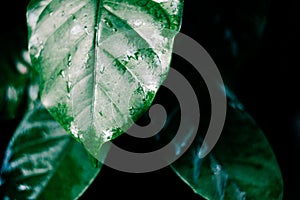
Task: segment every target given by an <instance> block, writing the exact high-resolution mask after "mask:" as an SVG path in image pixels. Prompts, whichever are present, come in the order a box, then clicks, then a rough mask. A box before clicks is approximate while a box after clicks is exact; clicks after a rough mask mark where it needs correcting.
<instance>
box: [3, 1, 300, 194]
mask: <svg viewBox="0 0 300 200" xmlns="http://www.w3.org/2000/svg"><path fill="white" fill-rule="evenodd" d="M262 2H263V3H262ZM26 4H27V1H22V2H14V1H9V2H8V6H2V7H1V15H0V16H1V22H2V28H1V41H3V40H7V39H12V40H18V39H16V38H18V37H23V38H24V30H26V23H25V9H26ZM298 13H299V12H298V10H297V6H296V3H295V2H293V1H285V2H280V3H279V2H278V3H277V2H275V1H272V2H271V1H261V0H260V1H258V0H256V1H250V0H247V1H241V2H240V1H233V0H231V1H226V2H218V1H208V0H207V1H200V2H198V1H197V3H196V1H187V0H186V1H185V7H184V13H183V24H182V29H181V32H183V33H185V34H186V35H188V36H190V37H192V38H194V39H196V40H197V41H198V42H199V43H200V44H201V45H202V46H203V47H204V48H205V49H206V50H207V51H208V52H209V54H210V55H211V56H212V58H213V59H214V61H215V62H216V64H217V66H218V67H219V69H220V71H221V73H222V75H223V77H224V80H225V82H226V83H227V84H228V85H230V86H231V87H232V89H233V90H234V91H235V92H236V94H237V96H238V97H239V99H240V100H241V102H242V103H243V104H244V106H245V108H246V110H247V111H248V112H249V113H250V114H251V115H252V117H253V118H254V119H255V120H256V122H257V123H258V124H259V126H260V127H261V128H262V129H263V131H264V132H265V134H266V136H267V138H268V140H269V142H270V145H271V146H272V148H273V150H274V153H275V155H276V157H277V160H278V163H279V166H280V168H281V171H282V176H283V180H284V199H295V198H294V197H297V196H298V195H297V193H298V191H297V189H298V187H299V183H298V180H299V178H300V173H299V167H300V166H299V164H298V163H299V152H300V151H299V146H300V106H299V100H300V98H299V95H297V93H299V83H300V79H299V73H297V71H298V70H297V68H299V62H298V55H297V54H298V52H299V50H298V43H299V40H298V37H299V30H298V24H299V23H298V21H297V20H298V18H299V16H298V15H299V14H298ZM25 32H26V31H25ZM25 40H26V37H25ZM22 41H23V40H22V39H21V40H20V45H24V44H23V42H22ZM1 49H3V48H1ZM1 53H3V52H1ZM173 62H174V61H173ZM172 65H175V63H172ZM191 78H193V77H191ZM18 120H19V119H16V120H15V121H10V122H7V121H6V122H5V123H4V122H1V146H0V150H1V152H0V155H1V156H0V158H1V159H2V158H3V154H4V150H5V148H6V146H7V143H8V141H9V139H10V136H11V134H12V132H13V130H14V128H15V126H16V124H17V122H18ZM4 126H6V127H5V128H4ZM3 130H6V131H5V132H4V131H3ZM7 130H10V132H9V131H8V132H7ZM106 195H109V196H107V197H109V198H112V199H114V198H117V197H122V198H133V199H140V198H145V197H149V198H158V197H161V196H162V195H163V196H168V195H171V196H175V197H179V195H180V196H182V197H185V199H194V198H195V199H196V198H197V199H201V198H199V197H198V196H197V195H195V194H193V192H192V191H191V190H190V188H189V187H188V186H187V185H185V184H184V183H183V182H182V181H181V180H179V179H178V177H176V175H175V174H174V173H173V171H171V170H170V168H168V167H167V168H164V169H162V170H159V171H155V172H151V173H145V174H129V173H123V172H119V171H116V170H113V169H111V168H108V167H106V166H104V167H103V169H102V171H101V173H100V174H99V176H98V177H97V178H96V180H95V181H94V182H93V184H92V185H91V187H90V188H89V189H88V190H87V191H86V193H85V194H84V195H83V196H82V198H81V199H101V198H103V196H106Z"/></svg>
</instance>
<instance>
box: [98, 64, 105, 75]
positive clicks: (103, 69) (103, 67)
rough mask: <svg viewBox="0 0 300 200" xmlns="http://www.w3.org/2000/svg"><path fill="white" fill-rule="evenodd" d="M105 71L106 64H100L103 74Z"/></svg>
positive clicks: (100, 70)
mask: <svg viewBox="0 0 300 200" xmlns="http://www.w3.org/2000/svg"><path fill="white" fill-rule="evenodd" d="M104 71H105V65H103V64H102V65H100V69H99V72H100V73H101V74H103V73H104Z"/></svg>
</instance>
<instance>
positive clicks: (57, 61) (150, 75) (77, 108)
mask: <svg viewBox="0 0 300 200" xmlns="http://www.w3.org/2000/svg"><path fill="white" fill-rule="evenodd" d="M182 4H183V2H182V0H172V1H158V0H156V1H154V0H153V1H150V0H118V1H108V0H107V1H106V0H104V1H100V0H98V1H89V0H76V1H74V0H65V1H59V0H44V1H42V0H40V1H37V0H34V1H31V3H30V4H29V6H28V12H27V20H28V25H29V33H30V34H29V38H30V40H29V49H30V54H31V59H32V62H33V65H34V67H35V68H36V69H37V71H38V72H39V73H40V77H41V98H42V102H43V105H44V106H45V107H46V108H47V109H48V110H49V111H50V113H51V114H52V115H53V116H54V118H55V119H56V120H57V121H58V122H59V123H60V124H61V125H62V126H63V127H64V128H65V129H66V130H67V131H68V132H69V133H71V134H72V135H73V136H74V137H75V138H76V139H77V140H79V141H81V142H83V143H84V144H85V147H86V148H87V149H88V151H89V152H90V153H91V154H92V155H94V156H95V157H97V154H98V151H99V149H100V147H101V145H102V144H103V143H104V142H106V141H109V140H111V139H114V138H116V137H117V136H118V135H120V134H122V133H123V132H124V131H126V130H127V129H128V128H129V127H130V126H131V125H132V124H133V123H134V121H135V120H137V119H138V118H139V116H141V114H142V113H143V112H144V111H145V110H147V109H148V107H149V106H150V104H151V103H152V101H153V98H154V96H155V94H156V92H157V90H158V88H159V86H160V85H161V84H162V82H163V81H164V79H165V78H166V75H167V72H168V69H169V64H170V60H171V54H172V46H173V39H174V36H175V35H176V33H177V32H178V30H179V28H180V24H181V12H182Z"/></svg>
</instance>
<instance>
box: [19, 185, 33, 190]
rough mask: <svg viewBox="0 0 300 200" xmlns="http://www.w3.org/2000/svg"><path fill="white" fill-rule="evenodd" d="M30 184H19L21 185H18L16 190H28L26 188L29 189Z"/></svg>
mask: <svg viewBox="0 0 300 200" xmlns="http://www.w3.org/2000/svg"><path fill="white" fill-rule="evenodd" d="M30 188H31V187H30V186H29V185H23V184H21V185H18V191H28V190H30Z"/></svg>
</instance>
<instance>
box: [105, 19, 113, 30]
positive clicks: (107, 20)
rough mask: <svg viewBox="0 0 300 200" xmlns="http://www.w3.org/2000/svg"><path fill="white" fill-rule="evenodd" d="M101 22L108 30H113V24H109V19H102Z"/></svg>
mask: <svg viewBox="0 0 300 200" xmlns="http://www.w3.org/2000/svg"><path fill="white" fill-rule="evenodd" d="M103 22H104V24H105V25H106V26H107V27H108V28H113V24H112V23H111V21H110V20H109V19H107V18H104V19H103Z"/></svg>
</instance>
